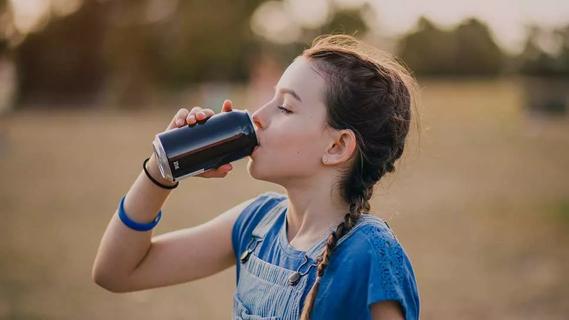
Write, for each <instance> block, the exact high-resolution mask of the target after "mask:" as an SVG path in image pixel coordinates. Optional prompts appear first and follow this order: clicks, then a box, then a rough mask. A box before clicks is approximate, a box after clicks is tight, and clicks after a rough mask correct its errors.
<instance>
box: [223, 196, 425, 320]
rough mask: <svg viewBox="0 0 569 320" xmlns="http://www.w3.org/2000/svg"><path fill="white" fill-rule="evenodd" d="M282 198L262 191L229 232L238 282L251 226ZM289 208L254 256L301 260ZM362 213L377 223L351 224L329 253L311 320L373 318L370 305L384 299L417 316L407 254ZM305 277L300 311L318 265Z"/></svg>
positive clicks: (293, 265) (276, 261) (286, 263)
mask: <svg viewBox="0 0 569 320" xmlns="http://www.w3.org/2000/svg"><path fill="white" fill-rule="evenodd" d="M286 197H287V196H286V195H285V194H281V193H277V192H273V191H269V192H265V193H262V194H260V195H258V196H257V197H256V198H255V199H254V200H253V202H251V203H250V204H249V205H248V206H247V207H246V208H245V209H244V210H243V211H242V213H241V214H240V216H239V217H238V218H237V220H236V222H235V224H234V226H233V231H232V242H233V250H234V253H235V259H236V261H237V263H236V273H237V278H236V279H237V281H239V273H240V271H241V270H240V269H241V265H240V260H239V258H240V256H241V254H242V253H243V252H244V251H245V250H246V248H247V245H248V243H249V242H250V239H251V234H252V231H253V229H254V228H255V226H256V225H257V224H258V223H259V221H260V220H261V218H262V217H263V216H264V214H265V213H266V212H267V211H269V210H270V209H271V208H273V207H274V206H275V205H276V204H277V203H278V202H281V201H286V200H283V199H286ZM287 211H288V210H285V214H281V216H279V217H278V218H277V219H276V221H275V223H274V225H273V226H272V227H271V228H270V229H269V230H268V233H267V234H266V237H265V239H264V241H262V243H261V245H260V248H259V249H258V253H257V256H258V257H259V258H260V259H261V260H263V261H266V262H268V263H270V264H273V265H277V266H280V267H283V268H286V269H290V270H297V268H298V266H299V265H301V264H302V263H303V262H305V260H303V259H304V258H305V255H304V254H305V252H304V251H300V250H297V249H295V248H294V247H292V246H291V245H290V243H289V242H288V239H287V236H286V234H287V232H286V230H287V228H288V226H287V224H286V212H287ZM366 216H368V217H369V218H366V220H365V221H368V222H369V221H372V220H373V219H375V220H376V221H377V222H374V223H362V225H361V226H359V227H358V228H356V227H354V228H353V229H352V233H351V234H349V236H348V237H347V238H346V239H345V240H344V241H343V242H341V243H338V245H337V246H336V248H335V249H334V251H333V252H332V255H331V257H330V261H329V264H328V266H327V267H326V269H325V271H324V275H323V277H322V279H321V282H320V287H319V290H318V293H317V295H316V300H315V304H314V308H313V311H312V313H311V319H313V320H316V319H329V320H333V319H371V313H370V307H371V305H372V304H373V303H375V302H380V301H386V300H395V301H397V302H399V304H400V305H401V307H402V309H403V312H404V316H405V319H407V320H409V319H418V318H419V295H418V290H417V285H416V281H415V275H414V272H413V268H412V266H411V262H410V260H409V258H408V256H407V254H406V253H405V251H404V249H403V247H402V246H401V244H400V243H399V242H398V241H397V239H396V237H395V236H394V235H393V233H392V232H391V230H390V229H389V227H388V226H387V225H386V224H385V223H384V222H383V220H381V219H379V218H378V217H375V216H370V215H367V214H366ZM360 220H362V219H360ZM322 241H325V239H322V240H321V242H322ZM310 260H311V263H312V262H314V263H315V261H314V260H312V259H310ZM307 276H308V280H307V281H308V282H307V286H306V288H305V289H304V293H303V295H302V298H301V308H300V309H301V310H302V305H303V304H304V301H305V298H306V296H307V294H308V292H309V291H310V288H311V287H312V284H313V283H314V281H315V279H316V268H311V269H310V272H309V273H308V274H307Z"/></svg>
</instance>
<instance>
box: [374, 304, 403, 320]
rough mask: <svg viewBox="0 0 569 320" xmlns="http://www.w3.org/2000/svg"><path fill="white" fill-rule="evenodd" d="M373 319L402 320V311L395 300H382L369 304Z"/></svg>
mask: <svg viewBox="0 0 569 320" xmlns="http://www.w3.org/2000/svg"><path fill="white" fill-rule="evenodd" d="M371 318H372V319H373V320H404V319H405V318H404V317H403V312H401V308H400V306H399V303H398V302H396V301H382V302H377V303H374V304H372V305H371Z"/></svg>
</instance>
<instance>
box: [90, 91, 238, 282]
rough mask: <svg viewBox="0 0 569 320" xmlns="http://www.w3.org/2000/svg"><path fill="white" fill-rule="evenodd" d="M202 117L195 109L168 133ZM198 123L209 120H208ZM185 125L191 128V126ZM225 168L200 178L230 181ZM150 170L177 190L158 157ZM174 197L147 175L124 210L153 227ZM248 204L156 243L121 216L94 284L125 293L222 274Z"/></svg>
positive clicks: (107, 238)
mask: <svg viewBox="0 0 569 320" xmlns="http://www.w3.org/2000/svg"><path fill="white" fill-rule="evenodd" d="M198 108H199V107H198ZM223 110H224V111H231V102H228V101H226V102H225V103H224V106H223ZM194 111H195V112H194ZM198 111H202V110H201V108H200V109H196V108H194V109H192V112H191V113H190V112H188V110H187V109H184V108H182V109H180V110H179V111H178V113H177V114H176V116H174V118H173V119H172V121H171V122H170V125H169V126H168V129H172V128H174V127H175V126H176V125H177V124H176V120H179V119H182V120H186V121H187V122H188V123H190V122H191V119H190V116H192V115H194V114H195V113H197V112H198ZM203 112H204V113H206V114H209V115H210V116H211V114H213V111H211V110H209V111H207V112H206V109H204V110H203ZM197 117H198V118H200V117H201V118H202V119H203V116H197ZM193 121H195V120H193ZM181 125H185V122H184V123H183V124H181ZM181 125H177V126H181ZM168 129H167V130H168ZM223 167H225V165H224V166H222V167H220V168H217V169H215V170H209V171H207V172H204V173H202V174H201V175H199V176H202V177H207V178H209V177H224V176H225V175H226V174H227V172H228V170H227V169H223ZM147 168H148V171H149V173H150V174H151V175H152V176H153V177H154V178H156V179H158V180H159V181H160V182H162V183H163V184H172V182H171V181H166V180H165V179H162V178H161V175H160V173H159V170H158V166H157V163H156V159H155V156H154V154H152V156H151V158H150V161H149V162H148V164H147ZM169 193H170V190H167V189H163V188H160V187H158V186H156V185H155V184H154V183H152V182H151V181H150V180H149V179H148V177H146V175H145V173H144V171H142V170H141V173H140V174H139V175H138V177H137V179H136V180H135V182H134V183H133V185H132V186H131V188H130V189H129V191H128V192H127V194H126V198H125V201H124V209H125V211H126V212H127V213H128V215H129V217H130V218H131V219H132V220H134V221H137V222H142V223H146V222H149V221H151V220H153V219H154V217H155V216H156V214H157V212H158V211H159V210H160V208H161V207H162V205H163V204H164V201H165V200H166V198H167V197H168V195H169ZM244 204H245V203H242V204H241V205H239V206H236V207H234V208H232V209H231V210H228V211H227V212H225V213H223V214H222V215H220V216H219V217H216V218H215V219H213V220H211V221H209V222H207V223H205V224H203V225H201V226H197V227H194V228H189V229H185V230H180V231H177V232H172V233H167V234H164V235H161V236H158V237H155V238H152V230H149V231H146V232H140V231H135V230H132V229H130V228H128V227H127V226H125V225H124V224H123V223H122V221H120V219H119V218H118V215H117V214H116V212H115V214H113V216H112V218H111V221H110V222H109V224H108V226H107V229H106V230H105V233H104V234H103V237H102V239H101V243H100V245H99V249H98V251H97V255H96V257H95V261H94V264H93V268H92V278H93V280H94V281H95V282H96V283H97V284H99V285H100V286H102V287H104V288H106V289H108V290H110V291H113V292H124V291H133V290H140V289H145V288H151V287H157V286H164V285H168V284H174V283H178V282H182V281H189V280H193V279H197V278H199V277H203V276H206V275H209V274H213V273H216V272H218V271H221V270H223V269H225V268H227V267H229V266H230V265H231V264H232V263H233V247H232V244H231V230H232V226H233V222H234V221H235V220H236V218H237V216H238V214H239V213H240V209H241V208H243V207H244V206H243V205H244ZM206 247H207V250H206V249H205V248H206Z"/></svg>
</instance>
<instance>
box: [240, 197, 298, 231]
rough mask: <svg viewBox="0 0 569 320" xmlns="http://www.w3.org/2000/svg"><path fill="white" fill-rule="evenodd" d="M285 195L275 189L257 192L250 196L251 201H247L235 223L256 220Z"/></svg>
mask: <svg viewBox="0 0 569 320" xmlns="http://www.w3.org/2000/svg"><path fill="white" fill-rule="evenodd" d="M286 197H287V196H286V195H285V194H282V193H279V192H276V191H266V192H263V193H260V194H258V195H257V196H255V197H254V198H252V199H251V200H252V201H251V202H250V203H249V205H247V206H246V207H245V209H243V211H242V212H241V214H240V215H239V217H238V218H237V221H236V223H235V225H238V224H248V223H253V222H255V221H257V222H258V220H259V219H261V218H262V217H263V215H264V214H265V213H266V212H267V211H269V210H270V209H271V208H273V207H274V206H275V205H276V204H277V203H279V202H281V201H282V200H283V199H285V198H286ZM234 228H235V226H234Z"/></svg>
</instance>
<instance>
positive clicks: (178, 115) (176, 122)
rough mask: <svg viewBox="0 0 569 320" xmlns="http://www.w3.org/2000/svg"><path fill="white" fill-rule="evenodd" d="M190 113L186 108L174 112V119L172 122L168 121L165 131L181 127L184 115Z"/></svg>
mask: <svg viewBox="0 0 569 320" xmlns="http://www.w3.org/2000/svg"><path fill="white" fill-rule="evenodd" d="M189 112H190V111H189V110H188V109H186V108H180V109H178V111H177V112H176V114H175V115H174V118H172V121H170V124H169V125H168V128H167V129H172V128H175V127H181V126H183V125H184V118H185V117H186V115H187V114H188V113H189Z"/></svg>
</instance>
